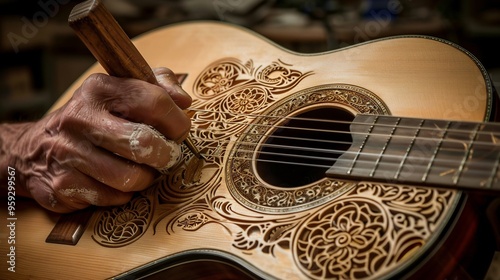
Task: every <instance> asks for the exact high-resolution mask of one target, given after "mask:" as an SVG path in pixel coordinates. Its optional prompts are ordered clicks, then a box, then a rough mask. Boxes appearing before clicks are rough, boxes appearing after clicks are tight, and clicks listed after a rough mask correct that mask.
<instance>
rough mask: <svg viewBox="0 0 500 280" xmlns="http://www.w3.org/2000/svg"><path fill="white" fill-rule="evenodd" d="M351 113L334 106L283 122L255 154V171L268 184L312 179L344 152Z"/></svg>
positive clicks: (289, 185)
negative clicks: (256, 154)
mask: <svg viewBox="0 0 500 280" xmlns="http://www.w3.org/2000/svg"><path fill="white" fill-rule="evenodd" d="M353 119H354V116H353V115H352V114H351V113H349V112H347V111H346V110H343V109H341V108H336V107H323V108H316V109H313V110H309V111H306V112H303V113H301V114H299V115H296V116H294V117H292V118H289V119H287V120H286V121H285V122H282V123H280V124H279V125H278V126H277V127H278V128H277V129H276V130H275V131H274V132H273V133H272V135H271V136H269V137H268V139H267V141H266V142H265V144H264V145H262V146H261V148H260V153H259V154H258V156H257V164H256V168H257V172H258V173H259V175H260V177H261V178H262V179H263V180H264V181H265V182H267V183H268V184H271V185H274V186H278V187H285V188H293V187H299V186H304V185H307V184H310V183H313V182H316V181H318V180H320V179H323V178H324V177H325V172H326V170H328V168H330V166H332V165H333V164H334V163H335V161H336V160H337V158H338V157H339V156H340V155H341V154H342V153H343V152H344V151H346V150H347V149H348V148H349V147H350V145H351V143H352V137H351V135H350V133H349V125H350V122H351V121H352V120H353Z"/></svg>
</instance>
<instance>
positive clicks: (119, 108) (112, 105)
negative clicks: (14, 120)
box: [80, 74, 191, 142]
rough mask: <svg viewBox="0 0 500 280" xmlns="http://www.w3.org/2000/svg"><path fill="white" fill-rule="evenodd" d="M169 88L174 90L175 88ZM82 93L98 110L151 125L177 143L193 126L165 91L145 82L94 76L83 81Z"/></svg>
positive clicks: (99, 75) (100, 75)
mask: <svg viewBox="0 0 500 280" xmlns="http://www.w3.org/2000/svg"><path fill="white" fill-rule="evenodd" d="M170 89H171V91H174V90H173V85H172V86H171V87H170ZM80 92H81V93H80V94H81V95H83V96H84V97H83V98H85V99H91V100H94V102H95V103H96V106H97V107H103V108H105V109H106V110H108V111H109V112H111V113H113V114H116V115H118V116H120V117H122V118H125V119H128V120H132V121H134V122H137V123H145V124H148V125H151V126H153V127H154V128H156V129H157V130H158V131H160V132H161V133H162V134H163V135H165V137H166V138H168V139H171V140H174V141H176V142H181V141H182V140H183V139H184V138H185V136H186V135H187V133H188V131H189V129H190V126H191V121H190V119H189V118H188V117H187V115H186V114H185V113H184V112H183V111H182V109H181V108H179V107H178V106H177V104H175V102H174V101H173V100H172V98H171V97H170V95H169V94H166V91H165V89H164V88H162V87H160V86H157V85H152V84H149V83H147V82H144V81H139V80H134V79H123V78H116V77H110V76H107V75H103V74H94V75H92V76H90V77H89V78H88V79H87V80H86V81H85V82H84V84H83V85H82V87H81V88H80Z"/></svg>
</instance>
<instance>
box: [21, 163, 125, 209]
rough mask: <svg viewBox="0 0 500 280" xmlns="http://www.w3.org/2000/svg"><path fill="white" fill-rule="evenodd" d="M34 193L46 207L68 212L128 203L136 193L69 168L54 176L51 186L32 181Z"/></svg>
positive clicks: (37, 199)
mask: <svg viewBox="0 0 500 280" xmlns="http://www.w3.org/2000/svg"><path fill="white" fill-rule="evenodd" d="M31 185H35V186H36V185H38V186H42V187H38V188H34V189H33V190H32V196H33V198H35V200H36V201H37V202H38V203H39V204H40V205H41V206H43V207H45V208H46V209H48V210H51V211H53V212H57V213H68V212H72V211H75V210H80V209H83V208H86V207H88V206H90V205H96V206H113V205H122V204H124V203H127V202H128V201H129V200H130V199H131V198H132V195H133V193H132V192H122V191H119V190H116V189H114V188H110V187H109V186H107V185H105V184H103V183H101V182H99V181H96V180H94V179H93V178H91V177H89V176H87V175H85V174H83V173H80V172H74V171H69V170H68V171H66V172H63V173H60V174H58V176H56V177H53V178H52V180H51V183H50V185H49V186H47V185H45V184H43V182H31Z"/></svg>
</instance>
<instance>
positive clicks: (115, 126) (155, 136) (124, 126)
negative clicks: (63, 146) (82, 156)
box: [80, 113, 182, 170]
mask: <svg viewBox="0 0 500 280" xmlns="http://www.w3.org/2000/svg"><path fill="white" fill-rule="evenodd" d="M100 119H101V123H100V124H99V125H96V126H95V127H94V128H93V129H92V130H89V131H88V132H87V134H88V135H87V136H86V137H87V138H88V139H89V140H91V141H92V142H93V144H94V145H96V146H99V147H102V148H104V149H105V150H108V151H110V152H111V153H113V154H117V155H120V156H121V157H123V158H125V159H128V160H130V161H133V162H136V163H140V164H145V165H148V166H151V167H153V168H155V169H157V170H164V169H168V168H170V167H172V166H173V165H175V164H176V163H177V162H179V160H180V159H181V157H182V154H181V148H180V146H179V144H177V143H175V142H174V141H171V140H167V139H165V137H164V136H163V135H162V134H161V133H159V132H158V131H157V130H155V129H154V128H152V127H150V126H148V125H145V124H142V123H134V122H130V121H127V120H124V119H121V118H118V117H116V116H113V115H109V114H106V113H104V116H103V117H101V118H100ZM80 132H81V131H80Z"/></svg>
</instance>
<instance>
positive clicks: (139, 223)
mask: <svg viewBox="0 0 500 280" xmlns="http://www.w3.org/2000/svg"><path fill="white" fill-rule="evenodd" d="M152 213H153V206H152V203H151V201H150V200H149V199H148V198H147V197H144V196H138V197H135V198H134V199H132V200H131V201H130V202H129V203H127V204H125V205H123V206H121V207H115V208H112V209H109V210H103V211H102V212H101V213H100V214H99V216H98V219H97V223H96V224H95V226H94V234H93V235H92V238H93V239H94V240H95V241H96V242H97V243H99V244H101V245H102V246H105V247H123V246H126V245H129V244H130V243H132V242H134V241H136V240H138V239H139V238H140V237H141V236H142V235H143V234H144V233H145V232H146V230H147V229H148V227H149V225H150V223H151V216H152Z"/></svg>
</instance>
